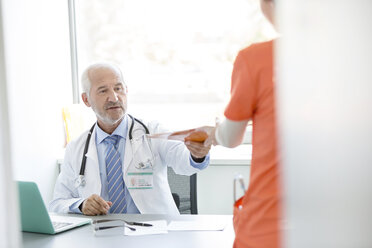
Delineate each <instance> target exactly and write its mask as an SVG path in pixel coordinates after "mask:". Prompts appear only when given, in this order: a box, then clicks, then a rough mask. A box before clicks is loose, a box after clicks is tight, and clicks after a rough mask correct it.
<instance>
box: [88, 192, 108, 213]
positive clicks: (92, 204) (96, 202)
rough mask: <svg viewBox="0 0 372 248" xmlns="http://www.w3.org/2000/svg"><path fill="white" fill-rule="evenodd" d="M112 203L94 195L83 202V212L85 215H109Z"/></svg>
mask: <svg viewBox="0 0 372 248" xmlns="http://www.w3.org/2000/svg"><path fill="white" fill-rule="evenodd" d="M111 205H112V202H110V201H105V200H104V199H103V198H102V197H100V196H99V195H96V194H93V195H91V196H89V197H88V198H87V199H85V200H84V201H83V205H82V208H81V212H83V214H85V215H99V214H107V213H108V210H109V209H110V207H111Z"/></svg>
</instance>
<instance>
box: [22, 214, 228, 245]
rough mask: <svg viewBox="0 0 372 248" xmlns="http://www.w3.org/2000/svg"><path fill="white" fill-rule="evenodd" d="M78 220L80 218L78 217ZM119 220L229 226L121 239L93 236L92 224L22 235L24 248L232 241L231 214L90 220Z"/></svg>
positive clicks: (119, 236) (201, 243) (189, 243)
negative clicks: (190, 221) (224, 222)
mask: <svg viewBox="0 0 372 248" xmlns="http://www.w3.org/2000/svg"><path fill="white" fill-rule="evenodd" d="M79 217H81V216H80V215H79ZM105 218H107V219H112V218H121V219H125V220H127V221H149V220H160V219H165V220H167V222H168V223H169V222H170V221H172V220H177V221H187V220H198V221H200V220H203V221H208V220H210V219H211V218H212V219H214V220H216V219H221V221H226V222H227V223H228V224H227V225H226V228H225V229H224V230H223V231H169V232H168V233H167V234H159V235H148V236H124V235H120V234H115V235H105V236H98V235H94V233H93V228H92V226H91V225H85V226H82V227H78V228H75V229H71V230H69V231H66V232H63V233H60V234H56V235H47V234H38V233H27V232H23V233H22V237H23V247H24V248H36V247H37V248H43V247H48V248H66V247H67V248H72V247H79V248H85V247H87V248H88V247H89V248H93V247H127V248H130V247H134V248H135V247H149V248H157V247H161V248H167V247H170V248H183V247H184V248H186V247H187V248H190V247H192V248H199V247H200V248H201V247H203V248H204V247H213V248H219V247H221V248H230V247H232V246H233V242H234V237H235V234H234V229H233V225H232V215H179V216H168V215H106V216H98V217H92V219H105Z"/></svg>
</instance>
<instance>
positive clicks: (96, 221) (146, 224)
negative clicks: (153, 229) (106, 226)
mask: <svg viewBox="0 0 372 248" xmlns="http://www.w3.org/2000/svg"><path fill="white" fill-rule="evenodd" d="M109 221H123V222H124V223H126V224H127V225H132V226H147V227H150V226H152V224H149V223H142V222H135V221H125V220H120V219H103V220H94V221H93V224H97V223H103V222H109Z"/></svg>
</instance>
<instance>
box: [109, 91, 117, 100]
mask: <svg viewBox="0 0 372 248" xmlns="http://www.w3.org/2000/svg"><path fill="white" fill-rule="evenodd" d="M108 101H110V102H117V101H118V94H117V93H116V92H115V91H114V90H110V92H109V95H108Z"/></svg>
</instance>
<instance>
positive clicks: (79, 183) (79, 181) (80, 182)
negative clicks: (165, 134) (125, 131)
mask: <svg viewBox="0 0 372 248" xmlns="http://www.w3.org/2000/svg"><path fill="white" fill-rule="evenodd" d="M128 116H129V117H130V118H131V120H132V123H131V125H130V128H129V140H130V141H132V140H133V135H132V132H133V127H134V122H135V121H137V122H138V123H139V124H141V125H142V126H143V128H144V129H145V132H146V134H150V132H149V129H148V128H147V127H146V125H145V124H143V122H142V121H140V120H138V119H137V118H134V117H133V116H131V115H129V114H128ZM95 126H96V123H94V124H93V126H92V127H91V128H90V130H89V133H88V136H87V140H86V141H85V147H84V153H83V159H82V161H81V166H80V173H79V177H78V178H77V179H76V182H75V187H76V188H78V187H79V186H82V187H84V186H85V185H86V180H85V175H84V174H85V165H86V163H87V157H86V154H87V152H88V148H89V142H90V138H91V136H92V133H93V130H94V127H95Z"/></svg>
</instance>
